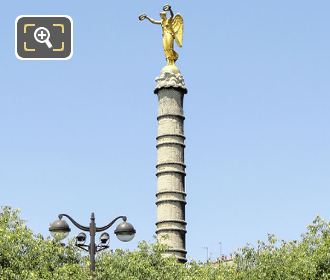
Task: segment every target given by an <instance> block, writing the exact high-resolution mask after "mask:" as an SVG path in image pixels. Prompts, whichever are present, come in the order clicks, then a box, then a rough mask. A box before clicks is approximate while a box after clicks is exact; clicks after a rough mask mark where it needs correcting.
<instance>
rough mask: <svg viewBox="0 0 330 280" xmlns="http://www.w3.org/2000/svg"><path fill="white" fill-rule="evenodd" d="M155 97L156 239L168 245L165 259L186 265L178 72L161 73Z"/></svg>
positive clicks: (181, 92)
mask: <svg viewBox="0 0 330 280" xmlns="http://www.w3.org/2000/svg"><path fill="white" fill-rule="evenodd" d="M156 82H157V86H156V89H155V94H157V96H158V117H157V120H158V134H157V165H156V168H157V173H156V175H157V194H156V198H157V201H156V205H157V223H156V227H157V228H156V235H157V240H158V241H159V242H160V243H163V244H167V245H168V246H169V250H168V251H167V252H166V254H165V255H173V254H174V255H175V256H176V257H177V258H178V260H179V261H180V262H186V261H187V260H186V254H187V251H186V224H187V223H186V221H185V205H186V193H185V176H186V173H185V167H186V166H185V164H184V148H185V145H184V140H185V137H184V128H183V122H184V114H183V98H184V95H185V94H186V93H187V89H186V87H185V84H184V79H183V76H182V75H181V74H180V72H179V71H178V70H177V71H175V72H173V71H167V72H166V70H165V72H164V70H163V71H162V72H161V74H160V76H159V77H157V78H156Z"/></svg>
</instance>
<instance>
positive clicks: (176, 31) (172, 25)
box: [139, 4, 183, 66]
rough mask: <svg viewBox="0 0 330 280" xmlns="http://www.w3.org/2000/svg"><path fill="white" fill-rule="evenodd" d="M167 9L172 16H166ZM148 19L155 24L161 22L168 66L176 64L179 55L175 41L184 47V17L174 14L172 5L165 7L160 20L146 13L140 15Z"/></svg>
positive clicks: (141, 18) (140, 17) (141, 17)
mask: <svg viewBox="0 0 330 280" xmlns="http://www.w3.org/2000/svg"><path fill="white" fill-rule="evenodd" d="M167 11H169V12H170V17H169V18H167V17H166V13H167ZM144 19H148V20H149V21H150V22H151V23H153V24H159V25H161V27H162V31H163V48H164V53H165V57H166V61H167V65H168V66H174V64H175V61H177V60H178V57H179V55H178V54H177V52H176V51H175V50H174V41H175V42H176V43H177V45H178V46H179V47H182V39H183V18H182V16H181V15H180V14H176V15H174V13H173V11H172V8H171V6H170V5H168V4H167V5H165V6H164V7H163V12H161V13H160V20H154V19H152V18H150V17H148V16H147V15H146V14H142V15H140V16H139V20H144Z"/></svg>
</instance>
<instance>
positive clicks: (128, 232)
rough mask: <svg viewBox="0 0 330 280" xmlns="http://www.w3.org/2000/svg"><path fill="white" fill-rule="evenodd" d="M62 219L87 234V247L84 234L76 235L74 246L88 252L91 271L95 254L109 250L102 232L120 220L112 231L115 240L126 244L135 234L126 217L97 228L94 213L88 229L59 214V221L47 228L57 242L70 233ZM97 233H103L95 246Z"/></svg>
mask: <svg viewBox="0 0 330 280" xmlns="http://www.w3.org/2000/svg"><path fill="white" fill-rule="evenodd" d="M63 217H66V218H68V219H69V220H70V221H71V222H72V223H73V224H74V225H75V226H76V227H77V228H79V229H80V230H82V231H86V232H89V234H90V242H89V245H85V242H86V234H85V233H84V232H81V233H79V234H78V235H77V237H76V243H75V245H76V246H77V247H79V248H81V249H82V250H84V251H87V252H89V258H90V263H91V264H90V270H91V271H94V270H95V254H96V253H97V252H100V251H102V250H105V249H107V248H109V245H108V244H109V239H110V236H109V234H108V233H107V232H104V231H105V230H107V229H108V228H110V227H111V226H112V225H113V224H114V223H115V222H116V221H117V220H119V219H122V220H123V222H121V223H120V224H119V225H118V226H117V228H116V229H115V231H114V233H115V234H116V236H117V238H118V239H119V240H120V241H123V242H128V241H131V240H132V239H133V238H134V235H135V233H136V231H135V229H134V227H133V225H132V224H130V223H128V222H127V217H126V216H119V217H117V218H115V219H113V220H112V221H111V222H110V223H109V224H107V225H106V226H104V227H97V226H96V223H95V216H94V213H92V214H91V218H90V224H89V227H86V226H82V225H80V224H78V223H77V222H76V221H75V220H74V219H73V218H71V217H70V216H69V215H67V214H60V215H58V218H59V219H58V220H56V221H54V222H53V223H51V225H50V227H49V231H50V233H51V235H52V236H53V237H54V239H55V240H57V241H60V240H62V239H64V238H66V237H67V236H68V235H69V232H70V231H71V229H70V227H69V225H68V224H67V222H66V221H65V220H63V219H62V218H63ZM97 232H103V233H102V234H101V236H100V244H98V245H96V244H95V235H96V233H97Z"/></svg>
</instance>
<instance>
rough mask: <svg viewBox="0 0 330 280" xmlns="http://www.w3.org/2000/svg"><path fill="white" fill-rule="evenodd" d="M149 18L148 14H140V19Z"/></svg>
mask: <svg viewBox="0 0 330 280" xmlns="http://www.w3.org/2000/svg"><path fill="white" fill-rule="evenodd" d="M146 18H147V15H146V14H142V15H139V20H145V19H146Z"/></svg>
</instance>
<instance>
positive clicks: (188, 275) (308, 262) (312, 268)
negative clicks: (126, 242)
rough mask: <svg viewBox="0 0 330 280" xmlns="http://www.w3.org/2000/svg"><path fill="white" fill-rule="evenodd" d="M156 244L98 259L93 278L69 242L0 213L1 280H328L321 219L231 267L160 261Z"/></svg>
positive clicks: (329, 229)
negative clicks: (296, 238)
mask: <svg viewBox="0 0 330 280" xmlns="http://www.w3.org/2000/svg"><path fill="white" fill-rule="evenodd" d="M165 249H166V248H164V247H163V246H162V245H160V244H157V243H156V244H148V243H146V242H141V243H140V244H139V246H138V248H137V249H136V250H135V251H132V252H130V251H123V250H116V251H115V252H110V251H108V252H102V253H100V254H99V255H98V256H97V267H96V271H95V273H94V274H93V275H91V274H90V272H89V268H88V266H89V263H88V258H87V257H86V256H82V255H81V254H80V251H79V249H78V248H76V247H75V246H74V245H73V243H72V242H70V243H69V245H67V246H65V247H64V246H61V245H60V244H58V243H54V242H53V241H52V240H50V239H44V238H43V237H42V236H41V235H35V234H34V233H33V232H32V231H31V230H30V229H28V228H27V227H26V225H25V223H24V221H23V220H21V219H20V217H19V212H18V211H17V210H12V209H11V208H9V207H3V208H2V210H1V211H0V279H1V280H2V279H4V280H7V279H8V280H12V279H13V280H14V279H17V280H34V279H38V280H43V279H44V280H48V279H52V280H68V279H70V280H87V279H99V280H103V279H104V280H106V279H109V280H110V279H115V280H124V279H125V280H173V279H174V280H181V279H182V280H202V279H203V280H204V279H205V280H213V279H214V280H216V279H219V280H257V279H258V280H259V279H260V280H330V224H329V223H327V222H325V221H323V220H321V219H320V218H319V217H318V218H316V219H315V221H313V223H312V224H311V225H310V226H308V229H307V232H306V233H305V234H303V235H302V236H301V238H300V239H299V241H290V242H286V241H283V240H282V241H281V240H277V239H276V237H275V236H273V235H269V236H268V240H267V241H266V242H262V241H259V242H258V244H257V246H256V247H253V246H246V247H244V248H242V249H240V250H239V251H238V252H236V253H235V257H234V260H233V262H231V263H228V262H220V263H212V262H209V263H198V262H194V261H190V262H188V263H187V264H185V265H183V264H179V263H178V262H177V261H176V260H175V259H174V258H163V257H162V252H164V250H165Z"/></svg>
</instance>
